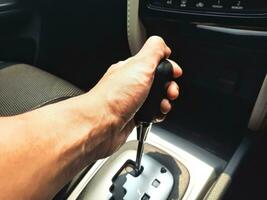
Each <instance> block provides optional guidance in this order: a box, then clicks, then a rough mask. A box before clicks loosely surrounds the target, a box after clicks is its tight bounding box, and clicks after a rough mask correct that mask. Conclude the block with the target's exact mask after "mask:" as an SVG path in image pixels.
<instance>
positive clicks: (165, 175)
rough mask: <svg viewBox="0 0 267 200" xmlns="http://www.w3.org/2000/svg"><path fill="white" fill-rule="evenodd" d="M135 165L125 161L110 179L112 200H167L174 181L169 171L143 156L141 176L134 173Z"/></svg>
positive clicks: (130, 161)
mask: <svg viewBox="0 0 267 200" xmlns="http://www.w3.org/2000/svg"><path fill="white" fill-rule="evenodd" d="M134 167H135V163H134V162H133V161H132V160H128V161H126V163H125V164H124V165H123V166H122V168H121V169H120V170H119V171H118V172H117V173H116V175H115V176H114V177H113V179H112V183H113V184H112V185H111V186H110V189H109V191H110V198H109V199H112V200H121V199H125V200H153V199H155V200H161V199H162V200H163V199H164V200H165V199H167V198H168V196H169V194H170V192H171V190H172V187H173V184H174V179H173V176H172V174H171V173H170V171H169V170H168V169H167V168H166V167H165V166H163V165H162V164H161V163H159V162H158V161H156V160H154V159H153V158H151V157H149V156H148V155H146V154H145V155H144V157H143V159H142V172H141V174H136V173H135V169H134Z"/></svg>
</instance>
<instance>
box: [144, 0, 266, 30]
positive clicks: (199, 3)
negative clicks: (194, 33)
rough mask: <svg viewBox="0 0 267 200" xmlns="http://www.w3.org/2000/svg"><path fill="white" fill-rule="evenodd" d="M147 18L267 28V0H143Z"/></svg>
mask: <svg viewBox="0 0 267 200" xmlns="http://www.w3.org/2000/svg"><path fill="white" fill-rule="evenodd" d="M140 14H141V15H142V16H143V17H155V16H159V17H162V18H166V17H168V18H172V19H173V18H176V17H177V16H179V18H181V19H183V20H188V21H193V22H213V23H220V24H229V25H233V24H238V25H245V26H258V27H264V25H265V24H266V22H267V1H265V0H146V1H142V2H141V1H140Z"/></svg>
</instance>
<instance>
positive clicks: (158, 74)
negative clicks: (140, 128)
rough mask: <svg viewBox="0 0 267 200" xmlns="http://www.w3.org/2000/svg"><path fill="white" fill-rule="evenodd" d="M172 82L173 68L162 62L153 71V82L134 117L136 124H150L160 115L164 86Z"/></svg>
mask: <svg viewBox="0 0 267 200" xmlns="http://www.w3.org/2000/svg"><path fill="white" fill-rule="evenodd" d="M172 80H173V67H172V64H171V63H170V62H169V61H168V60H162V61H161V62H160V63H159V65H158V66H157V68H156V70H155V76H154V81H153V84H152V86H151V89H150V93H149V94H148V97H147V99H146V100H145V102H144V104H143V105H142V107H141V108H140V109H139V111H138V112H137V113H136V115H135V121H136V122H137V123H139V122H143V123H152V122H153V121H154V120H155V119H156V117H157V115H158V114H159V113H160V103H161V101H162V99H163V98H165V97H166V96H167V91H166V84H167V83H168V82H169V81H172Z"/></svg>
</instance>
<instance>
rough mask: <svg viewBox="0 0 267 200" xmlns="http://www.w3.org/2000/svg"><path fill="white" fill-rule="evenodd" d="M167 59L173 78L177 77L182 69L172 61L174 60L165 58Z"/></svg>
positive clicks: (181, 72) (180, 74)
mask: <svg viewBox="0 0 267 200" xmlns="http://www.w3.org/2000/svg"><path fill="white" fill-rule="evenodd" d="M167 60H168V61H169V62H170V63H171V64H172V67H173V77H174V78H178V77H180V76H182V74H183V70H182V69H181V67H179V65H178V64H177V63H176V62H174V61H172V60H170V59H167Z"/></svg>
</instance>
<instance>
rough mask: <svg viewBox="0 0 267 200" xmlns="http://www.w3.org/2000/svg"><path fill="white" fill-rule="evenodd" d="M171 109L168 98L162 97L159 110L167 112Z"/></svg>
mask: <svg viewBox="0 0 267 200" xmlns="http://www.w3.org/2000/svg"><path fill="white" fill-rule="evenodd" d="M171 109H172V106H171V103H170V101H169V100H168V99H163V100H162V101H161V103H160V111H161V112H162V113H163V114H167V113H168V112H170V111H171Z"/></svg>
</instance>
